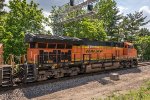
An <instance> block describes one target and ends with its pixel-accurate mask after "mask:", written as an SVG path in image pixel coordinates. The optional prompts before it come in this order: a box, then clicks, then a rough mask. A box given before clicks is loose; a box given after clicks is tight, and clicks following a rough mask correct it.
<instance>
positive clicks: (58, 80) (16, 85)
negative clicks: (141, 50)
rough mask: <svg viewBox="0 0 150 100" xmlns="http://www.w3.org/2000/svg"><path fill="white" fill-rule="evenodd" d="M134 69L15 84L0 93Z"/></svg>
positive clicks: (1, 89)
mask: <svg viewBox="0 0 150 100" xmlns="http://www.w3.org/2000/svg"><path fill="white" fill-rule="evenodd" d="M148 65H150V62H140V63H139V64H138V67H142V66H148ZM134 68H136V67H130V68H129V67H128V68H117V69H111V70H105V71H101V72H95V73H86V74H79V75H77V76H71V77H64V78H59V79H50V80H45V81H39V82H33V83H26V84H23V83H16V84H15V85H14V86H13V87H0V93H2V92H6V91H8V90H15V89H22V88H27V87H33V86H37V85H44V84H48V83H55V82H61V81H66V80H70V79H75V78H81V77H87V76H93V75H98V74H104V73H105V74H108V73H110V72H115V71H121V70H126V69H134Z"/></svg>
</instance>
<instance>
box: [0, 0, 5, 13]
mask: <svg viewBox="0 0 150 100" xmlns="http://www.w3.org/2000/svg"><path fill="white" fill-rule="evenodd" d="M4 2H5V0H1V1H0V15H3V14H4V13H5V11H4V6H5V4H4Z"/></svg>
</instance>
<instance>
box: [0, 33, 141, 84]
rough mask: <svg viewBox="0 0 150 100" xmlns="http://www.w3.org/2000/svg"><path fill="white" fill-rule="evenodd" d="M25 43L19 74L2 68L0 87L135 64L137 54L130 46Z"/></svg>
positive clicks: (54, 39)
mask: <svg viewBox="0 0 150 100" xmlns="http://www.w3.org/2000/svg"><path fill="white" fill-rule="evenodd" d="M25 42H26V43H27V44H28V47H27V54H26V56H23V57H22V58H23V59H22V60H21V62H22V64H19V65H17V66H19V69H20V70H19V72H18V73H19V74H14V68H13V67H14V66H12V65H7V66H6V65H1V66H2V67H1V68H0V74H1V75H0V76H1V77H0V85H2V86H10V85H12V84H13V83H14V81H13V80H14V79H15V78H19V79H20V81H21V82H24V83H27V82H35V81H42V80H46V79H49V78H61V77H65V76H74V75H78V74H80V73H90V72H97V71H104V70H107V69H114V68H119V67H120V68H122V67H135V66H137V64H138V61H137V50H136V49H135V48H134V45H133V44H132V43H129V42H104V41H98V40H89V39H86V38H82V39H79V38H76V37H69V36H55V35H43V34H26V35H25ZM6 76H7V77H6Z"/></svg>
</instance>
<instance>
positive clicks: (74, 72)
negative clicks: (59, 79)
mask: <svg viewBox="0 0 150 100" xmlns="http://www.w3.org/2000/svg"><path fill="white" fill-rule="evenodd" d="M79 71H80V69H79V68H78V67H77V68H71V73H70V76H75V75H78V73H79Z"/></svg>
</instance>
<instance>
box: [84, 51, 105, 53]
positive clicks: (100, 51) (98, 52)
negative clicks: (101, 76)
mask: <svg viewBox="0 0 150 100" xmlns="http://www.w3.org/2000/svg"><path fill="white" fill-rule="evenodd" d="M101 52H102V50H86V53H101Z"/></svg>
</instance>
